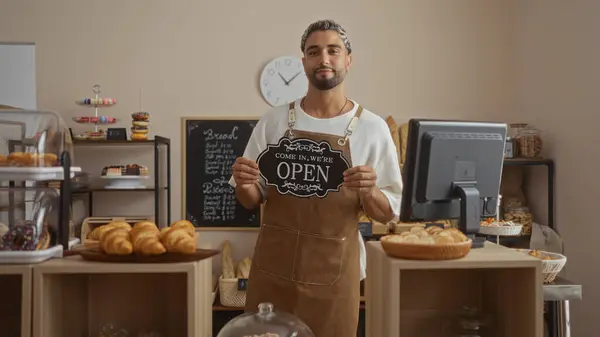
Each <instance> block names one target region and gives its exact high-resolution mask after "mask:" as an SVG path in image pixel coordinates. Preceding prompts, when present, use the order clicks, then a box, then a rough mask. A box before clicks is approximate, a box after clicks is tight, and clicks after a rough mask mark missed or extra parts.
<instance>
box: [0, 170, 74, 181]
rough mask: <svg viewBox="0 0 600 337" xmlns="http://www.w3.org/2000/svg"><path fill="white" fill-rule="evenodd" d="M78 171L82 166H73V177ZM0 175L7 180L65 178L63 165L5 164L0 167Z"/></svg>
mask: <svg viewBox="0 0 600 337" xmlns="http://www.w3.org/2000/svg"><path fill="white" fill-rule="evenodd" d="M76 172H81V167H71V178H73V177H75V173H76ZM0 177H2V180H5V181H13V180H14V181H26V180H32V181H42V180H63V179H64V170H63V168H62V167H20V166H3V167H0Z"/></svg>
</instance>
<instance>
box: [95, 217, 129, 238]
mask: <svg viewBox="0 0 600 337" xmlns="http://www.w3.org/2000/svg"><path fill="white" fill-rule="evenodd" d="M113 228H123V229H127V230H129V229H131V225H129V224H128V223H127V222H125V221H113V222H110V223H108V224H106V225H102V226H98V227H96V228H94V230H92V231H91V232H90V233H89V234H88V235H87V239H90V240H97V241H99V240H100V239H101V238H102V236H103V235H104V234H105V233H106V232H108V231H109V230H111V229H113Z"/></svg>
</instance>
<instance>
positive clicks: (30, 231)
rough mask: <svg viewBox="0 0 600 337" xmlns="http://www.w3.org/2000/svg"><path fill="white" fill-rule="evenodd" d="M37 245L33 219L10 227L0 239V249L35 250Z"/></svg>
mask: <svg viewBox="0 0 600 337" xmlns="http://www.w3.org/2000/svg"><path fill="white" fill-rule="evenodd" d="M36 246H37V233H36V227H35V223H34V222H33V221H29V220H28V221H25V222H23V223H21V224H18V225H15V226H14V227H13V228H10V229H9V230H8V232H6V233H5V234H4V235H3V236H2V240H0V250H4V251H22V250H28V251H31V250H35V249H36Z"/></svg>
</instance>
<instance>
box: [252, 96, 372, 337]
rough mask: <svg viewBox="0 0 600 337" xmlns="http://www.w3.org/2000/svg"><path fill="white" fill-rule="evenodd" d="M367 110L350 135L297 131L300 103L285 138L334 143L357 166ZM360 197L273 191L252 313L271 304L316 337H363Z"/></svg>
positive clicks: (258, 252) (255, 267)
mask: <svg viewBox="0 0 600 337" xmlns="http://www.w3.org/2000/svg"><path fill="white" fill-rule="evenodd" d="M361 112H362V107H361V106H360V105H359V106H358V109H357V112H356V114H355V116H354V117H353V118H352V120H351V122H350V124H349V125H348V128H347V129H346V134H345V137H340V136H336V135H329V134H321V133H313V132H305V131H298V130H294V129H293V127H294V124H295V111H294V103H290V106H289V123H288V124H289V129H288V130H287V131H286V133H285V135H284V137H290V138H293V137H302V138H309V139H312V140H314V141H317V142H320V141H323V140H325V141H328V142H329V144H330V145H331V148H332V149H334V150H341V151H342V154H343V156H344V157H345V158H346V160H347V161H348V163H350V165H352V164H351V163H352V160H351V157H350V148H349V143H348V140H349V137H350V136H351V135H352V132H353V130H354V128H355V126H356V123H357V122H358V118H359V117H360V114H361ZM360 209H361V205H360V199H359V196H358V193H356V192H353V191H350V190H348V189H347V188H345V187H342V188H341V189H340V191H339V192H329V193H328V194H327V195H326V196H325V197H324V198H319V197H317V196H312V197H309V198H301V197H296V196H293V195H289V194H280V193H278V191H277V188H276V187H271V186H270V187H269V188H268V197H267V202H266V204H265V207H264V213H263V223H262V226H261V229H260V233H259V236H258V240H257V243H256V248H255V251H254V257H253V260H252V268H251V270H250V277H249V280H248V293H247V299H246V311H247V312H256V311H257V307H258V304H259V303H262V302H270V303H273V304H274V306H275V310H280V311H285V312H288V313H291V314H294V315H296V316H297V317H298V318H300V319H301V320H302V321H303V322H304V323H306V324H307V325H308V326H309V327H310V328H311V330H312V331H313V333H314V334H315V337H351V336H356V330H357V325H358V313H359V302H360V256H359V249H358V244H359V238H358V235H359V232H358V217H359V211H360Z"/></svg>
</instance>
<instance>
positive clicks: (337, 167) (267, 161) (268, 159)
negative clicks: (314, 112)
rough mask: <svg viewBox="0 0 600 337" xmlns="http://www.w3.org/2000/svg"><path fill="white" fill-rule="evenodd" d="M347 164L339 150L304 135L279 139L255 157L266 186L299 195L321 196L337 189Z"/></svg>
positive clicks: (282, 192) (341, 182)
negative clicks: (275, 143) (291, 138)
mask: <svg viewBox="0 0 600 337" xmlns="http://www.w3.org/2000/svg"><path fill="white" fill-rule="evenodd" d="M349 167H350V165H349V163H348V161H347V160H346V158H344V156H343V155H342V152H341V151H338V150H332V149H331V145H330V144H329V143H328V142H326V141H321V142H315V141H314V140H312V139H306V138H296V139H293V140H290V139H289V138H285V137H284V138H281V139H280V140H279V143H278V144H277V145H268V146H267V149H266V150H264V151H263V152H262V153H261V154H260V155H259V156H258V169H259V171H260V175H261V176H262V178H263V179H264V180H265V182H266V184H267V185H269V186H275V187H277V191H278V192H279V193H281V194H288V193H289V194H292V195H295V196H297V197H301V198H308V197H312V196H317V197H319V198H323V197H325V196H326V195H327V193H329V192H330V191H339V189H340V187H341V186H342V184H343V182H344V171H346V170H347V169H348V168H349Z"/></svg>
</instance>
